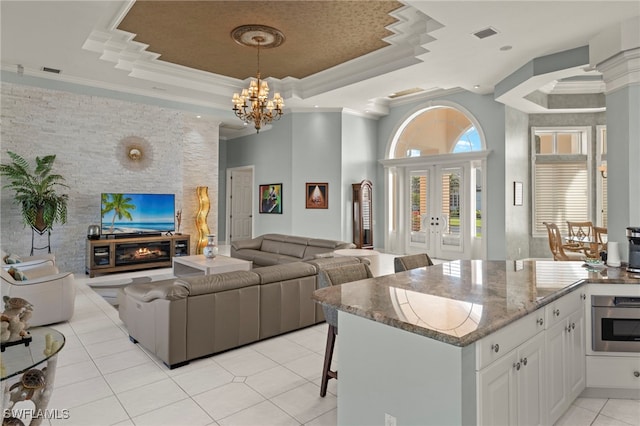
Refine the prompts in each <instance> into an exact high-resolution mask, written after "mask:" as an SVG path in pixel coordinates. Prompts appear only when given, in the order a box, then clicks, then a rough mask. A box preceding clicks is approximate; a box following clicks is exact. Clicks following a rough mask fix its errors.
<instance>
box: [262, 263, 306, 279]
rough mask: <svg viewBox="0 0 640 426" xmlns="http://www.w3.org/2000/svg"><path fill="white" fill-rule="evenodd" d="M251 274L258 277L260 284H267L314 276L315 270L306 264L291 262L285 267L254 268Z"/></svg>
mask: <svg viewBox="0 0 640 426" xmlns="http://www.w3.org/2000/svg"><path fill="white" fill-rule="evenodd" d="M253 272H255V273H256V274H258V275H259V276H260V284H268V283H273V282H278V281H286V280H291V279H294V278H300V277H308V276H311V275H315V274H316V268H315V267H314V266H313V265H311V264H309V263H306V262H291V263H287V264H285V265H273V266H265V267H263V268H256V269H254V270H253Z"/></svg>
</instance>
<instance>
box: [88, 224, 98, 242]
mask: <svg viewBox="0 0 640 426" xmlns="http://www.w3.org/2000/svg"><path fill="white" fill-rule="evenodd" d="M87 238H89V239H90V240H99V239H100V227H99V226H98V225H89V228H87Z"/></svg>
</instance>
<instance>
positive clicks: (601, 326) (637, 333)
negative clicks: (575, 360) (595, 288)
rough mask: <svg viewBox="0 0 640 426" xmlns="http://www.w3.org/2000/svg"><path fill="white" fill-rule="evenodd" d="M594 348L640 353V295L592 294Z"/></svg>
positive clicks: (605, 350)
mask: <svg viewBox="0 0 640 426" xmlns="http://www.w3.org/2000/svg"><path fill="white" fill-rule="evenodd" d="M591 313H592V315H591V318H592V321H593V324H592V331H593V336H592V340H591V341H592V349H593V350H594V351H601V352H640V297H619V296H591Z"/></svg>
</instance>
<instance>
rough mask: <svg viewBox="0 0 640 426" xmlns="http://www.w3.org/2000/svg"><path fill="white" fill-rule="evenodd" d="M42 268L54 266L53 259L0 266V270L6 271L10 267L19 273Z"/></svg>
mask: <svg viewBox="0 0 640 426" xmlns="http://www.w3.org/2000/svg"><path fill="white" fill-rule="evenodd" d="M42 266H55V261H54V260H53V259H36V260H29V261H26V262H20V263H11V264H7V263H3V264H2V268H3V269H4V270H7V271H8V270H9V268H11V267H14V268H18V269H20V270H21V271H28V270H29V269H34V268H40V267H42Z"/></svg>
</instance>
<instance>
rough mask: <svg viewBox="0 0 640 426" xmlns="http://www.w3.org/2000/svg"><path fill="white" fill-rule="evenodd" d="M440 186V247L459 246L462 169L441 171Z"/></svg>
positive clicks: (461, 225)
mask: <svg viewBox="0 0 640 426" xmlns="http://www.w3.org/2000/svg"><path fill="white" fill-rule="evenodd" d="M441 185H442V221H441V225H442V226H441V233H440V235H441V240H440V245H441V247H443V248H446V247H447V246H449V249H450V248H452V247H460V246H461V239H460V236H461V233H462V228H463V225H464V224H463V222H462V221H461V220H460V211H461V209H462V208H463V207H464V206H462V197H461V192H460V190H461V186H462V169H460V168H458V167H456V168H449V169H443V170H442V173H441Z"/></svg>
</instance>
